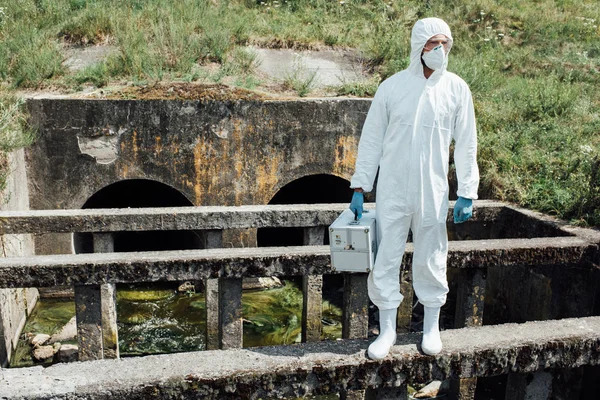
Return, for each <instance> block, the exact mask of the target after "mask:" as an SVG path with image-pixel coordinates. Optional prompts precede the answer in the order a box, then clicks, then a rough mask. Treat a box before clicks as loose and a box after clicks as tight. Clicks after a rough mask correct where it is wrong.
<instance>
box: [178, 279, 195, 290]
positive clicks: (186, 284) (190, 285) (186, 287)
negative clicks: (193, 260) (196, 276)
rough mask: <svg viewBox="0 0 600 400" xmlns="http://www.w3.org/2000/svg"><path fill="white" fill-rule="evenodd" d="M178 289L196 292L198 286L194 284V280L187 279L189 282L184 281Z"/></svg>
mask: <svg viewBox="0 0 600 400" xmlns="http://www.w3.org/2000/svg"><path fill="white" fill-rule="evenodd" d="M177 291H178V292H180V293H186V292H195V291H196V287H195V286H194V284H193V283H192V282H190V281H187V282H183V283H182V284H181V285H179V287H178V288H177Z"/></svg>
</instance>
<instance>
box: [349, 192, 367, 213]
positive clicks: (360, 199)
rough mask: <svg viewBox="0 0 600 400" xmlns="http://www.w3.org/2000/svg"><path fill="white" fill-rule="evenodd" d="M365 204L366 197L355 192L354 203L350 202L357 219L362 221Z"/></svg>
mask: <svg viewBox="0 0 600 400" xmlns="http://www.w3.org/2000/svg"><path fill="white" fill-rule="evenodd" d="M364 202H365V195H364V194H362V192H356V191H355V192H354V194H353V195H352V201H351V202H350V209H351V210H352V212H353V213H354V215H356V218H358V219H361V218H362V213H363V203H364Z"/></svg>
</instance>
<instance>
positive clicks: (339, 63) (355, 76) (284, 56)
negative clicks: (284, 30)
mask: <svg viewBox="0 0 600 400" xmlns="http://www.w3.org/2000/svg"><path fill="white" fill-rule="evenodd" d="M249 49H250V51H253V52H255V53H256V54H257V59H258V67H257V69H258V70H259V71H260V72H262V73H264V74H266V75H268V76H269V77H271V78H272V79H276V80H280V81H284V80H286V79H289V78H294V79H298V80H302V81H306V80H307V79H310V77H311V76H314V80H313V82H312V86H311V87H326V86H334V85H341V84H344V83H350V82H357V81H364V80H366V79H368V77H367V75H366V74H364V71H363V69H364V67H365V66H364V65H362V64H361V62H360V57H359V55H358V54H356V52H354V51H345V50H318V51H310V50H305V51H298V50H292V49H263V48H259V47H249Z"/></svg>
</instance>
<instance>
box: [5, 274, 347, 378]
mask: <svg viewBox="0 0 600 400" xmlns="http://www.w3.org/2000/svg"><path fill="white" fill-rule="evenodd" d="M242 307H243V309H242V315H243V319H244V329H243V332H244V337H243V341H244V342H243V344H244V347H254V346H265V345H277V344H290V343H295V342H299V341H300V339H301V329H302V291H301V290H300V288H299V287H298V285H297V284H295V283H293V282H291V281H284V286H283V287H281V288H275V289H268V290H253V291H246V290H245V291H244V292H243V294H242ZM74 315H75V303H74V302H73V301H72V300H51V299H43V300H41V301H39V302H38V304H37V305H36V307H35V309H34V310H33V312H32V314H31V316H30V317H29V318H28V320H27V323H26V325H25V328H24V329H23V332H25V333H29V332H31V333H33V334H37V333H46V334H49V335H52V334H53V333H55V332H57V331H59V330H60V329H61V328H62V327H63V326H64V325H65V324H66V323H67V322H68V321H69V320H70V319H71V318H72V317H73V316H74ZM341 315H342V310H341V308H340V307H338V306H336V305H334V304H331V303H330V302H328V301H326V300H324V301H323V335H322V338H323V339H336V338H340V337H341ZM117 324H118V329H119V351H120V353H121V356H124V357H127V356H137V355H146V354H161V353H174V352H182V351H196V350H204V349H205V332H206V303H205V298H204V294H203V293H194V292H191V291H188V292H184V293H180V292H178V291H177V288H176V287H172V286H163V287H158V286H156V285H152V286H144V285H123V286H118V288H117ZM24 336H25V335H22V337H21V340H19V343H18V345H17V349H16V351H15V352H14V354H13V357H12V360H11V363H10V365H11V366H12V367H26V366H32V365H39V364H43V363H40V362H36V361H35V360H33V358H32V356H31V347H30V345H29V344H28V343H27V342H26V340H24ZM72 343H76V342H72Z"/></svg>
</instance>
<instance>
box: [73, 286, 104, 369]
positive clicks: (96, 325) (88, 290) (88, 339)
mask: <svg viewBox="0 0 600 400" xmlns="http://www.w3.org/2000/svg"><path fill="white" fill-rule="evenodd" d="M75 318H76V320H77V344H78V347H79V361H90V360H100V359H102V358H103V357H104V346H103V338H102V306H101V293H100V285H75Z"/></svg>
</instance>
